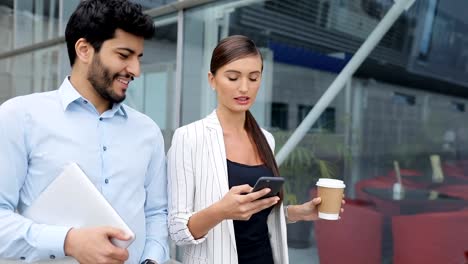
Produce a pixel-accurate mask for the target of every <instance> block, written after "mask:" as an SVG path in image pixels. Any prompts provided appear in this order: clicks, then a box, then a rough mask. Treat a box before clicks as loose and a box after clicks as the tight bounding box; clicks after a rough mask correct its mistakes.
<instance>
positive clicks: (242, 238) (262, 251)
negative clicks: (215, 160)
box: [227, 160, 274, 264]
mask: <svg viewBox="0 0 468 264" xmlns="http://www.w3.org/2000/svg"><path fill="white" fill-rule="evenodd" d="M227 169H228V178H229V188H232V187H233V186H237V185H242V184H249V185H250V186H252V187H253V186H254V185H255V183H256V182H257V179H258V178H260V177H262V176H270V177H271V176H274V175H273V172H272V171H271V169H269V168H267V167H266V166H264V165H257V166H249V165H244V164H240V163H236V162H233V161H230V160H227ZM272 209H273V206H272V207H269V208H267V209H264V210H262V211H260V212H258V213H256V214H254V215H252V217H250V219H249V220H248V221H241V220H234V233H235V235H236V245H237V256H238V259H239V264H273V253H272V251H271V245H270V238H269V235H268V225H267V218H268V215H269V214H270V212H271V210H272Z"/></svg>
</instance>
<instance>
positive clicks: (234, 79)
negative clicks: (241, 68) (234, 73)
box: [228, 77, 237, 81]
mask: <svg viewBox="0 0 468 264" xmlns="http://www.w3.org/2000/svg"><path fill="white" fill-rule="evenodd" d="M228 79H229V80H230V81H237V78H229V77H228Z"/></svg>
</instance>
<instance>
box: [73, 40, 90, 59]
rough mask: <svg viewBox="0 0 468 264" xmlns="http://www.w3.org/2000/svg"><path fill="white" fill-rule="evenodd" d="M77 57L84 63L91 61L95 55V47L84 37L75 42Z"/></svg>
mask: <svg viewBox="0 0 468 264" xmlns="http://www.w3.org/2000/svg"><path fill="white" fill-rule="evenodd" d="M75 52H76V59H77V60H79V61H81V62H82V63H84V64H88V63H91V61H92V59H93V55H94V48H93V46H91V44H89V42H88V41H86V39H84V38H80V39H78V40H77V41H76V43H75Z"/></svg>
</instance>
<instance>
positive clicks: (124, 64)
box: [87, 29, 144, 103]
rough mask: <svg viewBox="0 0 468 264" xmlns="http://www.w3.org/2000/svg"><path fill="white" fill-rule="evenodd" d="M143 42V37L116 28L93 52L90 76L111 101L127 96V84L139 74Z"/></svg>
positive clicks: (101, 93)
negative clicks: (112, 34) (97, 50)
mask: <svg viewBox="0 0 468 264" xmlns="http://www.w3.org/2000/svg"><path fill="white" fill-rule="evenodd" d="M143 42H144V39H143V38H142V37H138V36H135V35H132V34H130V33H127V32H125V31H123V30H121V29H117V30H116V31H115V36H114V38H112V39H109V40H106V41H104V42H103V43H102V46H101V49H100V51H99V52H98V53H95V54H94V55H93V60H92V62H91V65H90V67H89V68H88V76H87V79H88V81H89V82H90V83H91V85H92V86H93V87H94V89H95V90H96V92H97V93H98V94H99V95H100V96H101V97H102V98H103V99H105V100H107V101H109V102H110V103H120V102H122V101H123V100H124V99H125V97H126V92H127V89H128V84H129V83H130V82H131V81H132V80H133V78H134V77H138V76H139V75H140V58H141V56H142V55H143Z"/></svg>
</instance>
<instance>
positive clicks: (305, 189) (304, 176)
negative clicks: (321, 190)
mask: <svg viewBox="0 0 468 264" xmlns="http://www.w3.org/2000/svg"><path fill="white" fill-rule="evenodd" d="M323 135H324V134H322V133H317V134H308V135H306V136H305V138H304V139H303V143H301V144H299V145H298V146H296V147H295V148H294V150H293V151H292V152H291V153H290V154H289V156H288V157H287V159H286V160H285V161H284V162H283V164H281V166H280V167H279V169H280V173H281V175H282V176H283V177H285V179H286V182H285V192H286V194H285V202H286V203H287V204H297V203H298V202H303V201H305V200H308V199H309V191H310V188H311V187H312V186H314V184H315V182H316V181H317V180H318V178H335V177H336V176H337V171H338V168H337V166H336V165H335V163H334V162H332V161H329V160H326V159H324V158H319V157H318V155H316V153H317V151H318V150H319V148H318V145H323V143H324V142H322V141H321V139H323ZM290 136H291V133H289V132H285V131H278V132H275V133H274V137H275V140H276V149H277V150H279V149H281V148H282V146H283V145H284V144H285V143H286V141H287V139H288V138H289V137H290ZM320 136H322V137H320ZM319 142H320V144H318V143H319Z"/></svg>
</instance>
